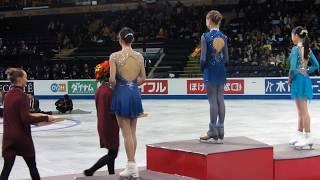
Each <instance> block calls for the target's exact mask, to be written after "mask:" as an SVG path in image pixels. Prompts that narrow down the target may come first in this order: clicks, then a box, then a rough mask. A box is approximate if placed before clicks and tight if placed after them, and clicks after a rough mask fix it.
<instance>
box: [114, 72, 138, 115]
mask: <svg viewBox="0 0 320 180" xmlns="http://www.w3.org/2000/svg"><path fill="white" fill-rule="evenodd" d="M111 111H112V112H113V113H115V114H117V115H119V116H124V117H128V118H133V119H135V118H137V117H138V116H140V115H141V114H142V113H143V108H142V102H141V94H140V90H139V87H138V84H137V81H136V80H134V81H131V82H129V81H127V80H125V79H123V78H122V77H121V75H119V74H118V75H117V84H116V87H115V90H114V94H113V97H112V106H111Z"/></svg>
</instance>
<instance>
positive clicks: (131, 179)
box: [120, 162, 140, 180]
mask: <svg viewBox="0 0 320 180" xmlns="http://www.w3.org/2000/svg"><path fill="white" fill-rule="evenodd" d="M120 179H123V180H138V179H140V178H139V169H138V167H137V166H136V163H135V162H128V164H127V167H126V169H125V170H123V171H122V172H120Z"/></svg>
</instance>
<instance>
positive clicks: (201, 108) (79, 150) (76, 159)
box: [0, 100, 320, 179]
mask: <svg viewBox="0 0 320 180" xmlns="http://www.w3.org/2000/svg"><path fill="white" fill-rule="evenodd" d="M40 104H41V108H42V109H43V110H54V105H53V104H54V101H52V100H41V101H40ZM143 104H144V108H145V111H146V112H147V113H148V114H149V116H148V117H146V118H143V119H140V120H139V122H138V131H137V133H138V140H139V146H138V150H137V155H136V160H137V162H138V164H139V166H145V164H146V148H145V147H146V144H150V143H158V142H165V141H176V140H187V139H196V138H198V137H199V136H200V135H203V134H204V133H205V132H206V131H207V127H208V121H209V105H208V102H207V101H206V100H144V101H143ZM74 106H75V108H80V109H83V110H87V111H88V110H90V111H92V113H91V114H86V115H66V116H68V118H70V119H73V120H78V121H80V122H81V123H80V124H79V125H76V126H73V127H69V128H66V129H56V130H55V128H56V127H65V126H69V125H71V126H72V125H73V123H74V122H73V121H65V122H61V124H57V125H55V126H54V127H50V126H47V127H46V128H47V129H50V131H39V130H40V129H33V131H34V132H33V140H34V143H35V147H36V151H37V164H38V168H39V171H40V174H41V176H43V177H46V176H55V175H62V174H74V173H81V172H82V171H83V170H84V169H86V168H89V167H90V166H91V165H92V164H93V163H95V162H96V161H97V160H98V159H99V158H100V157H101V156H103V155H104V154H105V153H106V150H105V149H100V148H99V140H98V135H97V130H96V112H95V106H94V101H93V100H75V101H74ZM226 107H227V114H226V122H225V129H226V136H247V137H250V138H253V139H256V140H259V141H262V142H264V143H268V144H279V143H287V142H288V140H289V139H290V138H291V136H292V135H294V133H295V131H296V125H297V112H296V107H295V104H294V102H293V101H290V100H227V101H226ZM309 107H310V114H311V119H312V130H313V137H315V138H319V137H320V131H319V129H320V121H319V120H320V112H319V107H320V101H317V100H314V101H312V102H311V104H310V105H309ZM1 126H2V125H1ZM46 128H44V129H42V130H45V129H46ZM0 132H2V130H0ZM121 139H122V137H121ZM125 163H126V155H125V151H124V147H123V143H121V149H120V153H119V156H118V159H117V160H116V168H123V167H124V166H125ZM0 164H1V165H0V167H2V164H3V160H2V158H1V162H0ZM102 170H106V167H105V168H103V169H102ZM10 177H11V179H23V178H29V172H28V169H27V166H26V165H25V163H24V161H23V160H22V159H21V158H17V160H16V163H15V165H14V168H13V170H12V173H11V176H10Z"/></svg>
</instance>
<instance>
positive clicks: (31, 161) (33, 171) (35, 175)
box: [0, 156, 40, 180]
mask: <svg viewBox="0 0 320 180" xmlns="http://www.w3.org/2000/svg"><path fill="white" fill-rule="evenodd" d="M23 159H24V161H25V162H26V163H27V165H28V167H29V171H30V175H31V178H32V180H40V175H39V172H38V169H37V164H36V158H35V157H23ZM15 160H16V157H15V156H14V157H5V158H4V165H3V169H2V172H1V177H0V180H7V179H8V178H9V175H10V172H11V170H12V167H13V164H14V162H15Z"/></svg>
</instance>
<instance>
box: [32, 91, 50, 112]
mask: <svg viewBox="0 0 320 180" xmlns="http://www.w3.org/2000/svg"><path fill="white" fill-rule="evenodd" d="M27 95H28V98H29V112H30V113H42V114H50V115H52V112H51V111H48V112H44V111H41V109H40V103H39V99H38V98H36V97H35V96H33V95H32V94H27Z"/></svg>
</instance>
